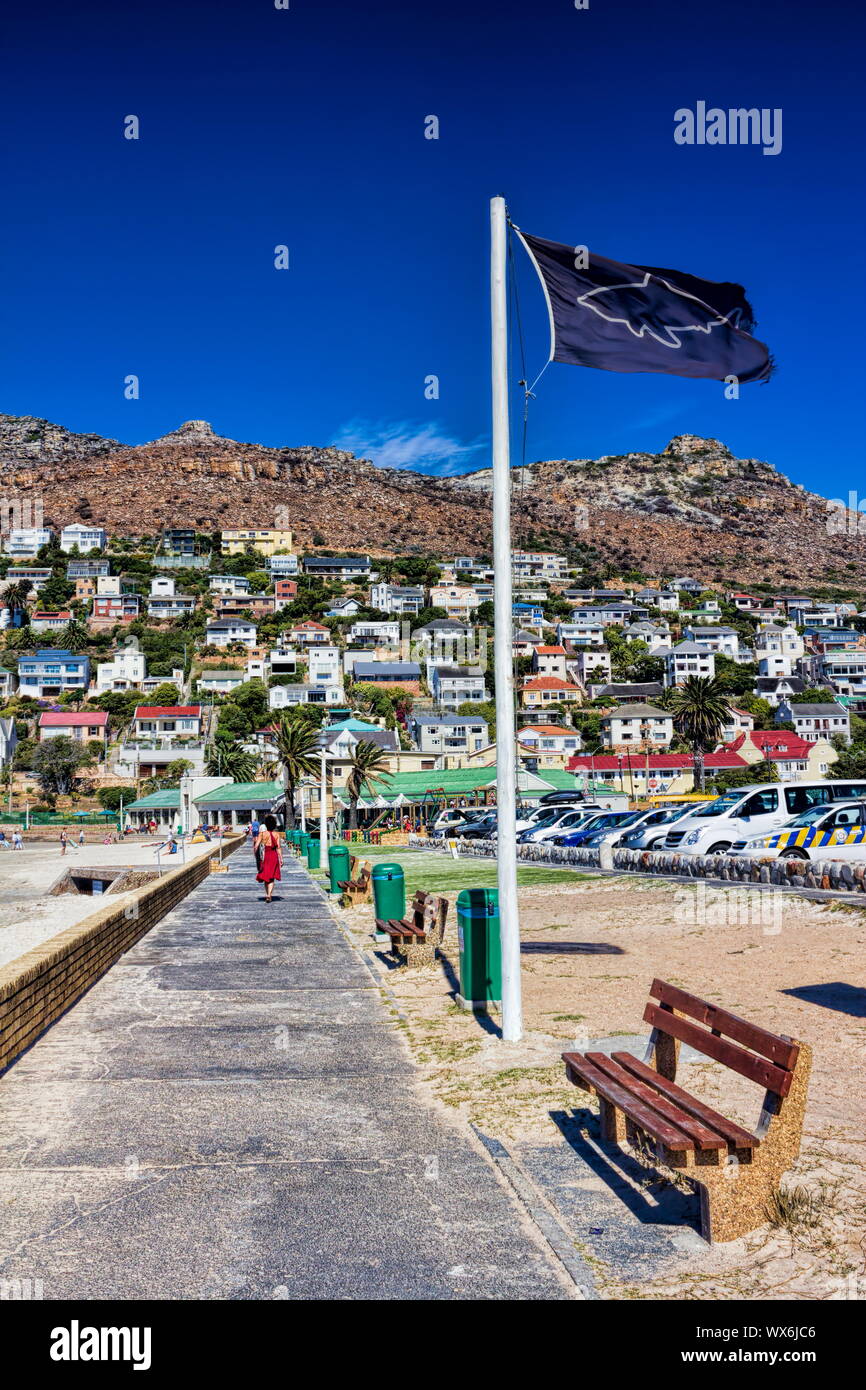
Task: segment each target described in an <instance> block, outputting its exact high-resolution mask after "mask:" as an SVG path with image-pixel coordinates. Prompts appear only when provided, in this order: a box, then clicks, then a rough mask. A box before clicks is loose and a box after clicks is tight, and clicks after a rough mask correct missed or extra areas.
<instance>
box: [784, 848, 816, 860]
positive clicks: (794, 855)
mask: <svg viewBox="0 0 866 1390" xmlns="http://www.w3.org/2000/svg"><path fill="white" fill-rule="evenodd" d="M779 858H780V859H808V858H809V856H808V854H807V853H806V851H805V850H804V849H786V850H785V853H784V854H780V855H779Z"/></svg>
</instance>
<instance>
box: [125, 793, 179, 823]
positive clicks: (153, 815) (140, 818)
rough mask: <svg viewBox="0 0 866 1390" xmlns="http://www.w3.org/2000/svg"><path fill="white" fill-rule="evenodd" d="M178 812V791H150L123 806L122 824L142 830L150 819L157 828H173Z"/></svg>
mask: <svg viewBox="0 0 866 1390" xmlns="http://www.w3.org/2000/svg"><path fill="white" fill-rule="evenodd" d="M179 814H180V792H179V791H178V789H177V788H176V787H175V788H174V790H165V791H159V792H151V793H150V796H141V797H139V798H138V800H137V801H131V802H130V803H129V805H128V806H124V808H123V817H124V824H126V825H131V826H132V828H133V830H144V829H145V828H146V827H147V826H148V825H150V823H151V821H155V822H156V828H157V830H173V829H174V828H175V826H176V825H177V822H178V816H179Z"/></svg>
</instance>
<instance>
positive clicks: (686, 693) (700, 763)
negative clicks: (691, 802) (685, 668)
mask: <svg viewBox="0 0 866 1390" xmlns="http://www.w3.org/2000/svg"><path fill="white" fill-rule="evenodd" d="M672 709H673V717H674V728H675V729H676V730H677V732H678V733H680V734H682V736H683V738H684V739H686V741H687V742H688V743H690V744H691V747H692V758H693V760H694V785H695V791H699V792H702V791H703V790H704V753H705V751H706V749H707V748H708V747H709V748H714V747H715V746H716V744H717V743H718V741H719V735H720V734H721V732H722V726H723V725H724V724H725V722H726V721H727V720H728V718H729V717H730V707H729V705H728V701H727V699H726V698H725V695H724V693H723V691H722V688H721V685H720V684H719V681H718V680H717V679H716V677H715V676H689V677H688V678H687V679H686V681H685V682H684V684H683V685H682V686H681V687H680V689H679V690H678V691H677V693H676V696H675V698H674V701H673V705H672Z"/></svg>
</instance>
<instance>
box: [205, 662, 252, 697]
mask: <svg viewBox="0 0 866 1390" xmlns="http://www.w3.org/2000/svg"><path fill="white" fill-rule="evenodd" d="M246 679H247V673H246V671H239V670H234V671H214V670H213V669H211V668H206V669H205V670H204V671H202V673H201V675H200V676H199V678H198V681H197V685H198V691H199V694H200V695H229V694H231V692H232V691H233V690H237V688H238V686H239V685H243V684H244V682H245V681H246Z"/></svg>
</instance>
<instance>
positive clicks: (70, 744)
mask: <svg viewBox="0 0 866 1390" xmlns="http://www.w3.org/2000/svg"><path fill="white" fill-rule="evenodd" d="M92 763H93V758H92V756H91V754H90V753H88V751H87V749H86V748H85V747H83V746H82V744H80V743H79V742H78V741H77V740H76V739H73V738H67V737H66V736H65V735H60V736H58V737H57V738H48V739H46V740H45V742H44V743H40V745H39V747H38V748H37V749H36V753H35V754H34V757H33V770H34V772H35V773H36V778H37V781H38V782H39V785H40V787H41V789H42V791H43V792H44V793H45V795H46V796H47V797H49V798H52V799H53V798H55V797H58V796H68V795H69V793H70V792H71V791H72V789H73V787H74V786H75V782H76V778H77V775H78V773H79V772H80V771H81V769H82V768H84V767H90V766H91V765H92Z"/></svg>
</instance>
